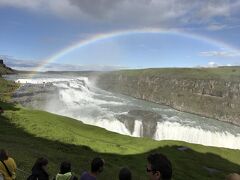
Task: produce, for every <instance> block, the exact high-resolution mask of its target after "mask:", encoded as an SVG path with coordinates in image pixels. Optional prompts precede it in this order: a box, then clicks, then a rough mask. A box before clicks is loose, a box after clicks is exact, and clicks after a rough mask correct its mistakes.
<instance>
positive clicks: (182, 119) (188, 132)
mask: <svg viewBox="0 0 240 180" xmlns="http://www.w3.org/2000/svg"><path fill="white" fill-rule="evenodd" d="M49 76H50V75H49ZM16 81H17V82H20V83H22V84H26V85H37V84H42V85H44V87H45V85H50V86H55V87H57V89H58V91H56V92H55V95H54V96H52V98H51V99H48V101H47V102H46V104H45V107H44V110H46V111H49V112H52V113H56V114H60V115H64V116H69V117H72V118H75V119H78V120H81V121H82V122H84V123H86V124H91V125H95V126H99V127H103V128H105V129H107V130H110V131H114V132H117V133H120V134H125V135H131V136H135V137H142V136H143V134H144V132H143V130H144V128H143V122H142V121H143V120H141V119H138V117H136V118H135V119H134V127H133V131H132V132H131V131H130V130H129V129H128V127H127V126H126V125H125V124H124V123H123V122H121V121H120V120H119V119H118V118H117V116H118V115H124V114H125V115H126V114H128V111H130V110H145V111H146V110H147V111H151V112H155V113H158V114H160V115H161V116H162V119H159V120H158V122H157V123H156V125H154V127H156V130H155V129H154V130H151V131H155V132H153V134H154V135H153V138H154V139H156V140H180V141H186V142H190V143H197V144H203V145H207V146H217V147H227V148H232V149H240V127H237V126H234V125H231V124H227V123H223V122H220V121H217V120H213V119H208V118H204V117H200V116H196V115H192V114H188V113H183V112H179V111H176V110H174V109H171V108H169V107H165V106H160V105H157V104H153V103H149V102H145V101H141V100H137V99H133V98H131V97H126V96H122V95H117V94H113V93H110V92H106V91H103V90H100V89H98V88H97V87H95V86H94V85H93V84H92V83H91V82H90V81H89V79H88V78H87V77H78V78H76V77H70V78H51V77H50V78H46V77H44V78H42V77H38V78H35V79H17V80H16ZM145 124H146V123H145Z"/></svg>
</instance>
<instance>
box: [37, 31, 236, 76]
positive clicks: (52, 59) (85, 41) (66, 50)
mask: <svg viewBox="0 0 240 180" xmlns="http://www.w3.org/2000/svg"><path fill="white" fill-rule="evenodd" d="M149 33H151V34H167V35H177V36H182V37H186V38H191V39H194V40H198V41H202V42H205V43H208V44H212V45H214V46H216V47H220V48H224V49H225V50H230V51H234V52H239V50H237V49H236V48H234V47H232V46H230V45H229V44H226V43H224V42H222V41H218V40H214V39H211V38H207V37H204V36H200V35H196V34H192V33H187V32H183V31H169V30H168V31H166V30H163V29H158V28H147V29H141V30H127V31H114V32H110V33H104V34H95V35H93V36H90V37H87V38H85V39H82V40H80V41H78V42H76V43H73V44H71V45H70V46H67V47H65V48H63V49H62V50H60V51H58V52H57V53H55V54H53V55H52V56H50V57H48V58H47V59H45V60H42V61H40V63H39V66H38V67H37V68H36V69H34V70H33V71H34V72H36V73H37V72H39V71H42V70H43V68H44V67H45V66H46V65H47V64H49V63H53V62H56V61H57V60H58V59H59V58H61V57H62V56H64V55H66V54H68V53H70V52H71V51H73V50H76V49H78V48H82V47H84V46H87V45H89V44H93V43H97V42H99V41H103V40H106V39H111V38H115V37H119V36H126V35H132V34H149Z"/></svg>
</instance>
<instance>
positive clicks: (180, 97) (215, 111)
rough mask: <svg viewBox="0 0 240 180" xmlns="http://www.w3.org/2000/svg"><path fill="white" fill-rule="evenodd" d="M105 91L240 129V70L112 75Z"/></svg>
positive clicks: (102, 81) (105, 79)
mask: <svg viewBox="0 0 240 180" xmlns="http://www.w3.org/2000/svg"><path fill="white" fill-rule="evenodd" d="M97 85H98V86H99V87H100V88H102V89H105V90H108V91H112V92H116V93H121V94H125V95H129V96H132V97H135V98H139V99H143V100H147V101H151V102H155V103H159V104H163V105H167V106H171V107H173V108H175V109H177V110H180V111H185V112H190V113H194V114H198V115H201V116H205V117H211V118H215V119H218V120H221V121H225V122H229V123H233V124H236V125H240V68H238V67H234V68H223V67H222V68H208V69H207V68H204V69H190V68H189V69H186V68H185V69H173V68H172V69H171V68H169V69H145V70H124V71H115V72H108V73H105V74H102V75H100V76H99V79H98V81H97Z"/></svg>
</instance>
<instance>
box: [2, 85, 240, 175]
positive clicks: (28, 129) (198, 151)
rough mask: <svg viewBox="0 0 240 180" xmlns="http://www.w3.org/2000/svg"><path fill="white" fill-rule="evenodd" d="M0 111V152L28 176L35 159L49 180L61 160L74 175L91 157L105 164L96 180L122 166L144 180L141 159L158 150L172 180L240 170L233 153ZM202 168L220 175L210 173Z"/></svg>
mask: <svg viewBox="0 0 240 180" xmlns="http://www.w3.org/2000/svg"><path fill="white" fill-rule="evenodd" d="M9 87H10V86H7V88H9ZM6 90H7V91H10V90H11V88H9V89H5V91H6ZM0 106H2V107H4V109H5V113H4V114H3V115H2V116H0V133H1V134H0V148H6V149H8V150H9V151H10V153H11V154H12V156H13V157H14V158H15V159H16V161H17V164H18V166H19V168H20V169H23V170H25V171H30V168H31V166H32V164H33V163H34V161H35V159H36V158H37V157H40V156H45V157H47V158H48V159H49V161H50V164H49V171H50V173H51V175H52V176H53V175H54V174H56V173H57V170H58V164H59V163H60V162H61V161H62V160H66V159H68V160H70V161H71V162H72V164H73V170H74V172H76V173H77V174H79V173H80V172H82V171H83V170H85V169H88V168H89V162H90V160H91V159H92V158H93V157H94V156H97V155H100V156H102V157H104V159H105V160H106V162H107V164H106V168H105V171H104V173H103V174H102V175H101V177H100V178H99V179H117V174H118V171H119V169H120V167H122V166H128V167H129V168H130V169H131V170H132V172H133V175H134V179H138V180H141V179H147V177H146V173H145V165H146V160H145V159H146V156H147V155H148V154H149V152H150V151H160V152H162V153H164V154H166V155H167V156H168V157H169V159H170V160H171V161H172V163H173V168H174V179H180V180H181V179H223V178H224V176H225V175H226V174H228V173H230V172H234V171H240V162H239V157H240V151H238V150H229V149H224V148H214V147H205V146H201V145H194V144H189V143H184V142H176V141H161V142H157V141H154V140H151V139H145V138H133V137H128V136H123V135H119V134H116V133H112V132H109V131H106V130H104V129H101V128H98V127H93V126H89V125H85V124H83V123H81V122H79V121H76V120H74V119H71V118H66V117H63V116H57V115H53V114H50V113H47V112H42V111H35V110H28V109H25V108H21V107H18V106H14V105H12V104H8V103H4V102H0ZM178 146H187V147H190V148H191V150H187V151H184V152H181V151H179V150H177V147H178ZM204 166H206V167H211V168H215V169H218V170H220V172H219V173H213V174H210V173H208V172H207V171H206V170H205V169H204V168H203V167H204ZM18 174H19V176H18V179H20V180H21V179H26V176H25V175H24V174H23V173H20V172H18Z"/></svg>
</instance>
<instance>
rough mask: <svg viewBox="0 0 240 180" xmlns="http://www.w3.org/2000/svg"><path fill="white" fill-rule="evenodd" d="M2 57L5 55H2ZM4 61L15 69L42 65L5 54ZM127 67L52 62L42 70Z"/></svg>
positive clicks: (32, 69) (36, 67)
mask: <svg viewBox="0 0 240 180" xmlns="http://www.w3.org/2000/svg"><path fill="white" fill-rule="evenodd" d="M0 57H3V56H1V55H0ZM2 59H4V63H5V64H6V65H7V66H8V67H11V68H13V69H16V70H22V71H34V70H36V69H38V67H39V66H41V62H38V61H26V60H16V59H14V58H7V57H6V56H4V58H2ZM119 69H126V67H122V66H109V65H99V64H89V65H73V64H58V63H50V64H48V65H46V66H45V67H44V68H42V69H41V71H112V70H119Z"/></svg>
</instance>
